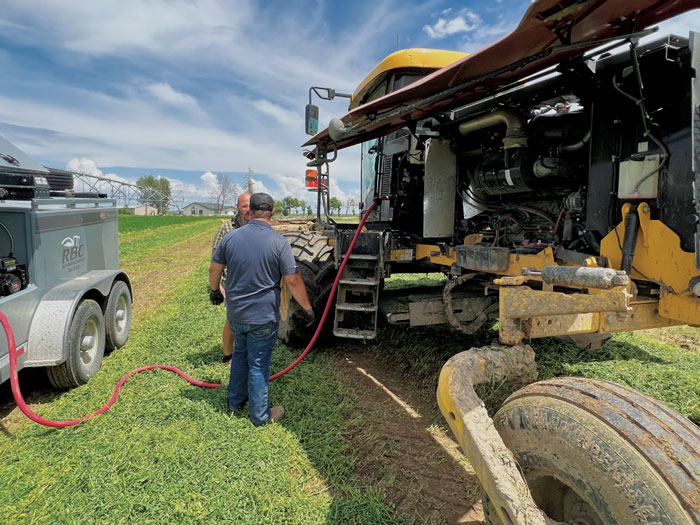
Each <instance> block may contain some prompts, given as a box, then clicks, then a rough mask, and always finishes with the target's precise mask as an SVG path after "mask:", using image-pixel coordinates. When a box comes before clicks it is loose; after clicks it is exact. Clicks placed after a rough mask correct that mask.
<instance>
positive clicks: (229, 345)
mask: <svg viewBox="0 0 700 525" xmlns="http://www.w3.org/2000/svg"><path fill="white" fill-rule="evenodd" d="M236 208H237V209H238V213H237V214H236V216H235V217H234V218H233V219H231V220H230V221H226V222H224V223H223V224H222V225H221V227H219V231H217V232H216V235H215V236H214V242H213V243H212V247H211V253H212V255H214V252H215V251H216V248H217V246H219V243H220V242H221V241H222V239H223V238H224V236H225V235H226V234H227V233H228V232H232V231H233V230H235V229H236V228H240V227H241V226H245V225H246V224H248V221H249V220H250V193H242V194H241V195H239V197H238V201H237V203H236ZM225 283H226V268H224V271H223V274H222V276H221V285H220V286H219V289H220V290H221V293H222V294H224V297H225V296H226V291H225V290H224V287H225ZM223 339H224V357H223V359H222V361H223V362H224V363H228V364H230V363H231V355H232V354H233V333H232V332H231V327H230V326H229V324H228V319H226V324H225V325H224V333H223Z"/></svg>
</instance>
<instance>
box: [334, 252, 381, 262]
mask: <svg viewBox="0 0 700 525" xmlns="http://www.w3.org/2000/svg"><path fill="white" fill-rule="evenodd" d="M341 258H342V259H345V254H344V255H343V256H342V257H341ZM349 259H350V260H353V259H355V260H356V261H376V260H377V259H379V256H378V255H369V254H363V253H351V254H350V257H349Z"/></svg>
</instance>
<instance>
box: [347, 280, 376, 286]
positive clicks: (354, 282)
mask: <svg viewBox="0 0 700 525" xmlns="http://www.w3.org/2000/svg"><path fill="white" fill-rule="evenodd" d="M338 282H339V283H340V284H351V285H357V286H377V285H378V284H379V281H377V280H374V279H341V280H340V281H338Z"/></svg>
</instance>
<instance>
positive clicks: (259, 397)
mask: <svg viewBox="0 0 700 525" xmlns="http://www.w3.org/2000/svg"><path fill="white" fill-rule="evenodd" d="M229 324H230V325H231V331H232V332H233V335H234V336H235V338H236V342H235V345H234V348H233V357H232V358H231V378H230V380H229V384H228V407H229V408H230V409H231V410H238V409H239V408H241V405H243V403H245V400H246V398H248V414H249V415H250V420H251V422H252V423H253V425H255V426H256V427H257V426H260V425H264V424H265V423H267V422H268V420H269V419H270V401H269V398H268V395H267V385H268V383H269V382H270V358H271V357H272V349H273V347H274V346H275V339H277V329H278V327H279V323H266V324H245V323H235V322H233V321H231V320H229Z"/></svg>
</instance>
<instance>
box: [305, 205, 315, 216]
mask: <svg viewBox="0 0 700 525" xmlns="http://www.w3.org/2000/svg"><path fill="white" fill-rule="evenodd" d="M313 214H314V209H313V208H312V207H311V204H307V205H306V215H313Z"/></svg>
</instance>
